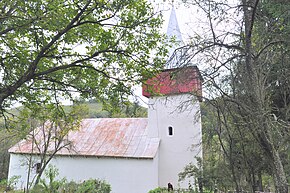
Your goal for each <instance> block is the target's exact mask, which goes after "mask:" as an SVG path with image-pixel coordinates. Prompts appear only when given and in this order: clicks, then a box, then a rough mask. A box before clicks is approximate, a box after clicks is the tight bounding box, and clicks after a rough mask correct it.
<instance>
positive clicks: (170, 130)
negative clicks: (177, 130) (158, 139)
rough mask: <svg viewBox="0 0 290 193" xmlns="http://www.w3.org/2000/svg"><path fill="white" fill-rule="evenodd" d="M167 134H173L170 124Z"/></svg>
mask: <svg viewBox="0 0 290 193" xmlns="http://www.w3.org/2000/svg"><path fill="white" fill-rule="evenodd" d="M168 135H169V136H172V135H173V128H172V127H171V126H170V127H168Z"/></svg>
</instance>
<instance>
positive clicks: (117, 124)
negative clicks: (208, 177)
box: [9, 9, 202, 193]
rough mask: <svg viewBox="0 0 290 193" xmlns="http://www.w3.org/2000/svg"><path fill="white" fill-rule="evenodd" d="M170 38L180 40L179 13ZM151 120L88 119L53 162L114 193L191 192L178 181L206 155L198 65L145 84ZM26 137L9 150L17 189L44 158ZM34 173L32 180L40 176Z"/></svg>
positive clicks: (69, 175) (78, 179)
mask: <svg viewBox="0 0 290 193" xmlns="http://www.w3.org/2000/svg"><path fill="white" fill-rule="evenodd" d="M168 34H169V35H172V34H173V35H176V38H177V39H179V38H181V33H180V30H179V27H178V23H177V19H176V15H175V11H174V9H172V12H171V16H170V22H169V27H168ZM143 96H145V97H147V98H148V118H97V119H84V120H82V122H81V124H80V128H79V129H78V130H73V131H70V133H69V134H68V136H67V138H68V140H69V141H70V142H71V143H72V144H73V145H72V147H71V149H68V148H66V149H62V150H60V151H59V152H58V153H57V154H56V155H55V156H54V158H53V159H52V160H51V161H50V164H51V165H53V166H55V167H56V168H57V169H58V172H59V178H63V177H65V178H66V179H67V180H68V181H70V180H73V181H76V182H82V181H84V180H86V179H91V178H93V179H101V180H105V181H106V182H107V183H109V184H110V185H111V188H112V193H148V191H149V190H151V189H155V188H157V187H167V184H168V183H171V184H172V185H173V187H174V188H188V185H189V183H193V181H192V179H188V180H186V181H179V178H178V174H179V173H180V172H181V171H183V169H184V167H185V166H186V165H187V164H189V163H193V164H196V160H195V156H198V157H201V156H202V149H201V138H202V133H201V119H200V104H199V103H200V100H199V99H200V97H201V76H200V73H199V70H198V68H197V67H196V66H187V67H183V68H170V69H166V70H164V71H163V72H161V73H160V74H159V75H157V76H156V77H154V78H152V79H150V80H148V81H147V83H146V84H144V85H143ZM31 147H32V140H31V139H29V138H27V139H26V140H23V141H20V142H19V143H17V144H16V145H15V146H13V147H12V148H10V150H9V152H10V166H9V178H12V177H13V176H20V178H19V180H18V181H17V184H16V188H17V189H24V188H25V186H26V183H27V179H28V178H27V176H28V165H27V164H25V161H27V158H28V157H30V156H31V155H32V156H33V159H34V162H35V163H37V160H38V159H39V158H38V156H37V153H32V152H37V151H36V150H33V149H32V148H31ZM36 172H37V171H36V169H32V171H31V172H30V177H29V179H33V177H34V176H35V175H36Z"/></svg>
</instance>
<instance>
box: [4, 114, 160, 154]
mask: <svg viewBox="0 0 290 193" xmlns="http://www.w3.org/2000/svg"><path fill="white" fill-rule="evenodd" d="M38 133H39V132H38ZM36 136H37V137H36V138H38V140H39V139H41V140H40V141H44V138H43V134H42V132H40V134H37V135H36ZM67 140H68V141H69V142H70V143H71V145H70V146H69V148H63V149H61V150H60V151H59V152H58V153H57V155H70V156H96V157H124V158H148V159H153V158H154V157H155V155H156V153H157V150H158V146H159V139H158V138H149V137H148V136H147V118H100V119H84V120H82V122H81V124H80V128H79V129H78V130H72V131H70V132H69V134H68V136H67ZM39 143H41V142H39ZM31 147H32V139H31V137H28V138H27V139H26V140H22V141H20V142H19V143H18V144H16V145H15V146H13V147H12V148H10V149H9V152H11V153H28V154H29V153H31V152H32V148H31ZM49 149H53V144H51V147H50V148H49ZM33 152H34V153H36V154H37V153H39V150H37V149H36V148H34V150H33Z"/></svg>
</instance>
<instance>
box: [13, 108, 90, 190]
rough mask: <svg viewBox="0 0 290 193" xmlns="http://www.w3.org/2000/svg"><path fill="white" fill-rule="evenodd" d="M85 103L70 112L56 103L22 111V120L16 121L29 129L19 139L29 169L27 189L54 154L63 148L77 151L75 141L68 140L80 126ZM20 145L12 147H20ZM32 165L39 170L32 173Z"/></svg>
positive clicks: (37, 180) (19, 125)
mask: <svg viewBox="0 0 290 193" xmlns="http://www.w3.org/2000/svg"><path fill="white" fill-rule="evenodd" d="M83 114H84V108H83V106H74V107H73V108H72V109H71V110H70V111H69V112H64V111H63V109H62V107H61V106H59V108H55V105H54V104H48V105H41V106H33V107H31V108H30V109H28V108H26V109H24V110H23V111H22V112H21V115H20V116H19V117H21V119H22V122H21V123H20V124H18V123H17V122H16V123H17V124H16V125H15V128H16V129H19V127H21V128H22V130H26V131H28V132H29V133H28V135H26V136H25V140H24V141H22V142H19V144H18V145H20V149H21V148H24V149H23V150H22V151H24V152H25V153H26V154H27V156H26V158H27V159H26V161H25V163H23V164H25V165H26V166H27V168H28V171H27V185H26V190H27V191H29V189H30V188H31V186H32V185H33V184H34V185H37V184H38V183H39V181H40V179H41V177H42V175H43V173H44V171H45V169H46V168H47V166H48V164H49V163H50V161H51V160H52V159H53V157H54V156H55V155H56V154H57V153H59V152H60V151H74V148H73V145H74V144H73V143H72V142H71V141H70V140H69V137H68V135H69V132H70V131H72V130H74V129H78V128H79V126H80V120H81V118H82V117H83ZM18 145H16V146H14V147H12V149H13V150H12V151H16V152H17V151H18ZM32 169H34V170H36V173H35V175H32V172H31V171H32Z"/></svg>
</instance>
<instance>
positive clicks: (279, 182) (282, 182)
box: [272, 149, 288, 193]
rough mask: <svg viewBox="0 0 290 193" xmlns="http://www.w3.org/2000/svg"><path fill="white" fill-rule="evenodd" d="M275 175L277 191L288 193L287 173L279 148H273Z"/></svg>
mask: <svg viewBox="0 0 290 193" xmlns="http://www.w3.org/2000/svg"><path fill="white" fill-rule="evenodd" d="M272 156H273V158H272V159H273V168H274V171H273V175H274V182H275V188H276V192H277V193H288V183H287V178H286V175H285V171H284V167H283V165H282V162H281V159H280V155H279V152H278V151H277V150H275V149H274V150H273V152H272Z"/></svg>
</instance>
